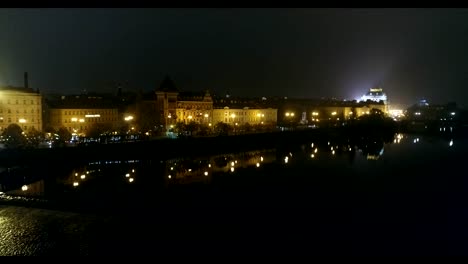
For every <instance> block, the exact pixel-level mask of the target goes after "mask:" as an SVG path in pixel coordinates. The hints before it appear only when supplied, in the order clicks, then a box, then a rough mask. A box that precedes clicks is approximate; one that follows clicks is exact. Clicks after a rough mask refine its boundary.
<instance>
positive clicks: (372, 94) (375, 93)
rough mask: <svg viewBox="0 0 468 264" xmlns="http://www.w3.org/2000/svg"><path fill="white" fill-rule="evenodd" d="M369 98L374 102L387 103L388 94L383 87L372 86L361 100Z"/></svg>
mask: <svg viewBox="0 0 468 264" xmlns="http://www.w3.org/2000/svg"><path fill="white" fill-rule="evenodd" d="M367 100H371V101H374V102H380V101H382V102H383V103H384V104H387V95H386V94H385V93H384V92H383V89H382V88H371V89H370V90H369V92H367V93H366V94H365V95H363V96H362V97H361V100H360V101H364V102H366V101H367Z"/></svg>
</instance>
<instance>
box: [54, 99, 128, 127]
mask: <svg viewBox="0 0 468 264" xmlns="http://www.w3.org/2000/svg"><path fill="white" fill-rule="evenodd" d="M49 118H50V119H49V124H50V126H51V127H52V128H54V129H55V130H58V129H59V128H61V127H65V128H66V129H68V131H70V132H71V133H72V134H73V133H75V134H77V135H81V136H84V135H86V134H87V132H88V131H89V130H90V129H91V128H92V126H93V125H95V124H101V125H106V126H107V128H109V129H115V128H117V127H118V126H120V125H121V124H122V123H123V122H124V121H123V118H119V113H118V109H117V107H115V106H113V104H112V103H111V102H109V101H108V100H105V99H104V98H101V97H90V96H70V97H66V96H62V98H61V99H60V100H58V101H52V102H50V105H49Z"/></svg>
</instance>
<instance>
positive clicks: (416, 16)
mask: <svg viewBox="0 0 468 264" xmlns="http://www.w3.org/2000/svg"><path fill="white" fill-rule="evenodd" d="M0 34H1V41H0V84H9V85H18V86H21V85H22V84H23V72H24V71H28V72H29V79H30V81H29V82H30V86H33V87H34V88H39V89H40V90H41V91H42V92H59V93H78V92H80V91H81V90H83V89H86V90H88V91H90V90H99V91H103V92H113V91H114V90H115V89H112V88H111V87H112V83H116V82H122V83H125V86H124V87H128V88H126V89H133V90H135V91H136V90H137V89H143V90H151V89H154V88H156V87H157V86H158V85H159V83H160V82H161V80H162V79H163V78H164V76H165V75H166V74H169V75H171V76H172V77H173V79H174V80H175V82H176V85H177V86H178V87H179V88H180V89H181V90H194V91H195V90H202V89H210V90H212V91H214V92H216V93H220V94H224V93H225V92H226V91H230V93H231V94H234V95H241V96H271V95H281V96H289V97H338V98H348V99H353V98H355V97H358V96H360V95H362V94H363V93H364V92H366V91H367V90H368V89H369V88H370V87H371V86H374V85H379V84H381V85H382V87H383V88H384V90H385V91H386V92H387V93H388V96H389V99H390V100H391V102H393V103H401V104H406V105H407V104H411V103H413V102H415V101H416V100H418V99H420V98H427V99H428V100H429V101H432V102H441V103H444V102H448V101H456V102H458V103H459V104H461V105H464V106H468V90H467V89H466V87H465V86H466V85H467V83H468V82H467V79H468V9H1V10H0Z"/></svg>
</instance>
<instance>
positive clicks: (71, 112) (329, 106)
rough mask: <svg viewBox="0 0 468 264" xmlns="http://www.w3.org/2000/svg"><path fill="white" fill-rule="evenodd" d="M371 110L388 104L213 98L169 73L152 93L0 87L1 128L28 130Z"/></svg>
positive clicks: (337, 116) (156, 126) (346, 115)
mask: <svg viewBox="0 0 468 264" xmlns="http://www.w3.org/2000/svg"><path fill="white" fill-rule="evenodd" d="M372 109H379V110H381V111H382V112H384V113H386V112H387V111H388V109H387V105H386V104H385V102H375V101H371V100H368V101H366V102H356V101H345V102H343V101H337V100H309V99H287V98H285V97H272V98H268V99H267V98H265V97H263V98H239V97H231V96H229V95H227V96H222V97H218V96H212V95H211V94H210V92H209V91H204V92H201V93H194V92H184V91H180V90H179V89H177V88H176V86H175V84H174V82H173V81H172V80H171V79H170V78H168V77H166V79H164V81H163V82H162V83H161V85H160V86H159V87H158V88H157V89H155V90H154V91H152V92H149V93H142V92H139V93H122V91H121V89H119V91H118V93H117V95H104V94H81V95H68V96H63V95H56V96H53V95H48V96H46V97H43V96H42V95H41V94H40V92H39V91H37V90H33V89H31V88H29V87H28V84H27V74H25V87H21V88H17V87H3V88H0V130H3V129H5V128H6V127H7V126H8V125H9V124H12V123H16V124H18V125H20V126H21V128H22V129H23V130H25V131H28V130H31V129H35V130H39V131H42V130H48V129H52V128H53V129H55V130H58V129H59V128H66V129H67V130H69V131H70V132H71V133H72V134H76V135H82V136H84V135H87V134H88V132H89V131H90V130H91V129H92V128H93V127H94V126H97V125H101V126H106V127H107V128H108V129H112V130H115V131H117V130H119V131H122V130H135V131H140V132H147V131H157V132H165V131H168V130H170V129H171V128H172V127H174V126H175V125H176V124H177V123H178V122H182V123H185V124H188V123H190V122H195V123H198V124H205V125H207V126H213V125H214V124H217V123H218V122H222V123H227V124H229V125H232V126H236V125H243V124H246V123H249V124H250V125H274V126H277V125H285V124H316V123H320V122H326V121H345V120H347V119H350V118H354V117H359V116H361V115H365V114H368V113H369V111H371V110H372Z"/></svg>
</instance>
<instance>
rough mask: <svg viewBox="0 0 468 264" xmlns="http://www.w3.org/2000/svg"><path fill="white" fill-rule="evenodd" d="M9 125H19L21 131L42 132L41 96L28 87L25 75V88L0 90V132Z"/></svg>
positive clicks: (8, 87)
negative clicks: (32, 130) (33, 130)
mask: <svg viewBox="0 0 468 264" xmlns="http://www.w3.org/2000/svg"><path fill="white" fill-rule="evenodd" d="M10 124H17V125H19V126H20V127H21V128H22V129H23V131H28V130H30V129H35V130H38V131H42V96H41V94H40V93H39V92H38V91H34V90H33V89H31V88H29V87H28V81H27V73H25V87H12V86H7V87H2V88H0V130H3V129H5V128H6V127H7V126H8V125H10Z"/></svg>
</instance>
